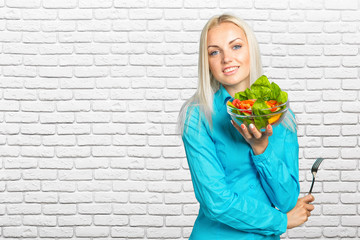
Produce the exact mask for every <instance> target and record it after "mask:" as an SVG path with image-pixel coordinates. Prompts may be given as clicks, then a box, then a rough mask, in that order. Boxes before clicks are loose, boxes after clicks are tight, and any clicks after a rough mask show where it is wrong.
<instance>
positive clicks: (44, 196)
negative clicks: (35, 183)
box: [24, 192, 58, 226]
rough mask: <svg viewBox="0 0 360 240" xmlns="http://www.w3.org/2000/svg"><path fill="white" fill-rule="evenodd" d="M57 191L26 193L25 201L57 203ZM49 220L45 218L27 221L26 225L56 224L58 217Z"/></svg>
mask: <svg viewBox="0 0 360 240" xmlns="http://www.w3.org/2000/svg"><path fill="white" fill-rule="evenodd" d="M57 201H58V198H57V193H29V192H28V193H26V194H25V202H26V203H57ZM50 220H51V221H47V219H46V218H45V219H44V221H41V219H39V220H38V221H35V222H31V221H28V223H25V222H24V224H25V225H38V226H56V219H50Z"/></svg>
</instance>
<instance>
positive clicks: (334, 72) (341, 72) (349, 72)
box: [325, 68, 358, 79]
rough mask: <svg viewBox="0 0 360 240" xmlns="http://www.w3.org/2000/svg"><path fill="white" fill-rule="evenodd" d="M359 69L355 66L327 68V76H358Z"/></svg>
mask: <svg viewBox="0 0 360 240" xmlns="http://www.w3.org/2000/svg"><path fill="white" fill-rule="evenodd" d="M356 70H357V69H353V68H325V78H345V79H346V78H356V77H357V76H358V73H357V71H356Z"/></svg>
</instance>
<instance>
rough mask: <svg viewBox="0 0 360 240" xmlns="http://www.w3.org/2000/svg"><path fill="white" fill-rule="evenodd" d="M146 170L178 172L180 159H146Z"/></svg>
mask: <svg viewBox="0 0 360 240" xmlns="http://www.w3.org/2000/svg"><path fill="white" fill-rule="evenodd" d="M146 168H147V169H151V170H160V169H163V170H177V169H179V168H180V159H146Z"/></svg>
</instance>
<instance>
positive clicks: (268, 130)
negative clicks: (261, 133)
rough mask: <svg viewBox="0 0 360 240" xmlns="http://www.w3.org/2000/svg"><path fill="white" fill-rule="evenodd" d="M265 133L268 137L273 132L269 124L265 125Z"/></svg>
mask: <svg viewBox="0 0 360 240" xmlns="http://www.w3.org/2000/svg"><path fill="white" fill-rule="evenodd" d="M265 134H266V135H267V136H269V137H270V136H271V135H272V134H273V128H272V126H271V125H270V124H268V125H267V126H266V130H265Z"/></svg>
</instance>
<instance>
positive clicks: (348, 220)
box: [341, 216, 360, 227]
mask: <svg viewBox="0 0 360 240" xmlns="http://www.w3.org/2000/svg"><path fill="white" fill-rule="evenodd" d="M359 221H360V217H359V216H343V217H341V225H342V226H354V227H355V226H358V223H359Z"/></svg>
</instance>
